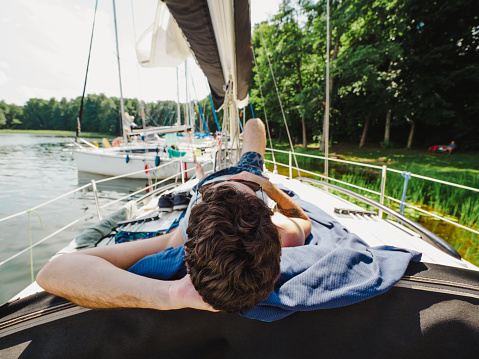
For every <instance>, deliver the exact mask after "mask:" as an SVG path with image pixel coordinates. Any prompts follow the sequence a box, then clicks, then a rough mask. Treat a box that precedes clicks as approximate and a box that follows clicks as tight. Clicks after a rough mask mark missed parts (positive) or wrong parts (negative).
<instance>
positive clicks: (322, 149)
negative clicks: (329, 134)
mask: <svg viewBox="0 0 479 359" xmlns="http://www.w3.org/2000/svg"><path fill="white" fill-rule="evenodd" d="M340 37H341V34H338V39H337V40H336V42H335V43H334V51H333V55H332V56H331V58H330V60H329V61H330V63H332V62H333V61H335V60H336V59H337V58H338V52H339V45H340V44H339V38H340ZM333 82H334V77H330V79H329V93H331V92H333ZM329 108H331V99H330V100H329ZM326 111H328V109H325V111H324V118H326ZM325 125H326V123H325V121H324V120H323V136H321V145H320V147H319V150H320V151H324V147H325V146H324V142H325V139H324V133H325V132H326V129H325V128H324V126H325Z"/></svg>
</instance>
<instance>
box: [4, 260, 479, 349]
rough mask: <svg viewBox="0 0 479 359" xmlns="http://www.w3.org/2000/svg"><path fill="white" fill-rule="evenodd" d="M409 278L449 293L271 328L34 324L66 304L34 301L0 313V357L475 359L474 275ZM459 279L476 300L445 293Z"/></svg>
mask: <svg viewBox="0 0 479 359" xmlns="http://www.w3.org/2000/svg"><path fill="white" fill-rule="evenodd" d="M406 276H407V277H406V278H409V279H413V280H415V281H416V283H417V286H419V287H420V286H421V285H423V284H424V285H428V284H427V283H429V284H430V283H433V282H439V283H442V285H443V287H444V288H449V289H450V291H449V293H447V292H446V293H439V292H437V291H430V290H416V289H408V288H400V287H394V288H392V289H391V290H390V291H388V292H386V293H384V294H381V295H379V296H376V297H374V298H371V299H368V300H365V301H363V302H360V303H356V304H353V305H350V306H346V307H342V308H335V309H324V310H315V311H310V312H297V313H294V314H292V315H290V316H288V317H286V318H284V319H282V320H279V321H276V322H271V323H266V322H261V321H257V320H251V319H247V318H244V317H241V316H239V315H237V314H226V313H211V312H204V311H199V310H193V309H182V310H176V311H163V312H162V311H155V310H148V309H115V310H89V311H86V312H83V313H81V314H77V315H73V316H69V317H66V318H63V319H59V320H55V321H51V322H48V323H45V324H36V322H37V321H38V322H39V321H41V320H43V319H44V317H45V316H46V315H47V313H48V310H50V311H51V312H52V313H51V314H50V315H52V316H53V315H58V314H59V313H61V311H59V312H55V307H60V308H62V305H63V306H64V305H65V303H68V302H66V301H65V300H63V299H61V298H58V297H55V296H53V295H50V294H47V293H41V294H36V295H33V296H31V297H28V298H25V299H22V300H18V301H16V302H13V303H9V304H6V305H4V306H3V307H1V308H0V318H1V319H0V358H2V359H9V358H72V359H73V358H248V359H254V358H261V359H264V358H316V357H322V358H349V357H353V356H354V357H359V358H362V357H367V358H477V353H478V352H479V299H478V295H479V274H478V273H477V272H472V271H468V270H460V269H457V268H449V267H443V266H438V265H429V264H428V265H426V264H424V263H411V264H410V267H409V268H408V271H407V273H406ZM456 282H457V283H461V286H462V287H464V288H466V287H467V288H469V289H468V291H469V292H470V293H472V294H474V293H475V298H473V297H468V296H465V295H461V294H460V290H457V289H454V287H451V286H450V285H451V283H456ZM421 283H422V284H421ZM456 291H457V293H459V294H458V295H456V294H453V293H454V292H456ZM67 305H68V304H67ZM71 306H72V307H75V306H73V304H71ZM41 311H43V314H42V315H41V314H38V315H39V317H38V318H37V319H35V316H36V315H35V313H39V312H41ZM22 319H23V320H24V321H23V322H22ZM12 323H13V324H12ZM15 323H17V324H16V325H15ZM28 324H30V325H33V327H28ZM21 325H23V326H24V327H23V329H22V330H20V331H17V332H12V334H10V335H6V333H7V331H8V330H12V328H19V326H21ZM5 335H6V336H5Z"/></svg>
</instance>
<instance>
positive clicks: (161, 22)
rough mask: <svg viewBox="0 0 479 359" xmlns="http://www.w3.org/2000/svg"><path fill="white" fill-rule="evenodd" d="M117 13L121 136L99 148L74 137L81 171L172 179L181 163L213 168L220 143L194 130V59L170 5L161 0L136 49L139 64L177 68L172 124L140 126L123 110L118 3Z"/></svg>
mask: <svg viewBox="0 0 479 359" xmlns="http://www.w3.org/2000/svg"><path fill="white" fill-rule="evenodd" d="M113 15H114V17H115V21H114V24H115V35H116V37H115V39H116V51H117V63H118V78H119V87H120V108H121V119H120V125H121V126H120V128H121V131H122V136H121V137H118V138H116V139H115V140H114V141H113V142H112V144H110V143H109V142H108V141H107V140H106V139H104V140H103V147H101V148H100V147H97V146H95V145H93V144H92V143H90V142H88V141H87V140H85V139H80V141H76V142H75V144H74V145H75V146H74V147H73V148H72V155H73V157H74V159H75V162H76V165H77V168H78V171H80V172H89V173H95V174H100V175H105V176H123V175H125V174H128V175H127V176H126V177H129V178H144V179H164V178H174V177H175V174H177V173H178V171H179V167H184V168H185V169H186V170H187V172H186V175H187V176H188V173H189V171H188V170H192V169H194V167H195V166H196V164H197V163H200V164H202V165H203V166H204V167H205V168H206V169H207V170H211V168H212V159H213V157H214V156H215V153H216V144H217V142H216V139H215V138H213V137H212V136H210V135H209V133H208V134H206V135H199V134H196V133H194V129H195V123H194V122H195V121H194V113H193V111H192V109H191V108H190V106H189V105H190V104H188V102H189V100H188V83H189V78H188V72H187V60H188V58H189V57H191V52H190V50H189V48H188V45H187V43H186V41H185V40H184V38H183V37H182V35H181V31H180V29H179V28H178V26H177V25H176V22H175V21H174V20H173V18H172V17H171V16H169V12H168V10H167V8H166V6H165V5H163V4H162V3H160V4H159V5H158V7H157V12H156V17H155V21H154V23H153V24H152V25H151V26H150V27H149V28H148V29H147V30H146V31H145V32H144V33H143V34H142V35H141V36H140V38H139V39H138V43H137V46H136V53H137V58H138V62H139V64H140V65H141V66H143V67H146V68H152V67H170V68H176V73H177V94H178V102H177V111H176V112H177V116H176V117H177V121H176V124H174V125H171V126H156V127H151V126H149V127H146V126H145V121H144V119H143V118H142V122H143V126H142V127H140V126H138V125H136V124H135V122H134V117H133V116H131V115H130V114H128V112H126V111H125V108H124V101H123V90H122V81H121V66H120V53H119V46H118V35H117V21H116V9H115V6H113ZM150 33H152V41H151V45H150V46H149V49H148V50H145V49H144V48H143V47H142V45H144V44H143V43H144V42H145V41H144V40H145V38H146V37H147V35H149V34H150ZM92 41H93V34H92ZM182 63H184V67H185V78H186V99H187V105H186V108H185V118H184V120H185V121H184V122H185V123H184V124H182V118H181V109H180V92H179V83H178V80H179V79H178V68H179V66H180V65H181V64H182ZM85 85H86V80H85ZM142 112H143V111H142ZM80 113H81V110H80ZM78 121H79V123H80V122H81V119H80V118H79V120H78ZM159 136H161V137H159Z"/></svg>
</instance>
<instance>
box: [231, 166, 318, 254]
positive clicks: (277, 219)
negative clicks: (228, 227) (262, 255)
mask: <svg viewBox="0 0 479 359" xmlns="http://www.w3.org/2000/svg"><path fill="white" fill-rule="evenodd" d="M231 178H232V179H244V180H248V181H253V182H256V183H258V184H260V185H261V187H262V188H263V191H264V192H266V194H267V195H268V196H269V197H270V198H271V199H272V200H273V201H275V202H276V212H275V214H274V215H273V217H272V220H273V223H274V224H275V225H276V226H278V228H279V229H280V232H281V241H282V245H283V247H295V246H300V245H303V244H304V242H305V240H306V238H308V236H309V234H310V233H311V220H310V219H309V217H308V215H307V214H306V213H305V212H304V210H303V209H302V208H301V207H300V206H299V205H298V204H297V203H296V202H295V201H293V200H292V199H291V197H289V196H288V195H287V194H286V193H284V192H283V191H282V190H280V189H279V188H278V187H276V186H275V185H274V184H273V183H271V182H270V181H269V180H268V179H266V178H264V177H261V176H257V175H254V174H252V173H250V172H246V171H244V172H241V173H239V174H237V175H233V176H231Z"/></svg>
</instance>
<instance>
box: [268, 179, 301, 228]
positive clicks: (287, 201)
mask: <svg viewBox="0 0 479 359" xmlns="http://www.w3.org/2000/svg"><path fill="white" fill-rule="evenodd" d="M265 187H266V188H265V189H264V190H265V192H266V194H267V195H268V196H269V197H270V198H271V199H272V200H273V201H275V202H276V208H277V210H278V212H280V213H282V214H284V215H285V216H286V217H291V218H301V219H304V220H307V221H309V217H308V215H307V214H306V213H305V212H304V210H303V209H302V208H301V207H300V206H299V205H298V204H297V203H296V202H295V201H293V199H291V197H290V196H288V195H287V194H286V193H284V192H283V191H282V190H280V189H279V188H278V187H276V186H275V185H274V184H273V183H271V182H270V183H269V184H268V185H267V186H265Z"/></svg>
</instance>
